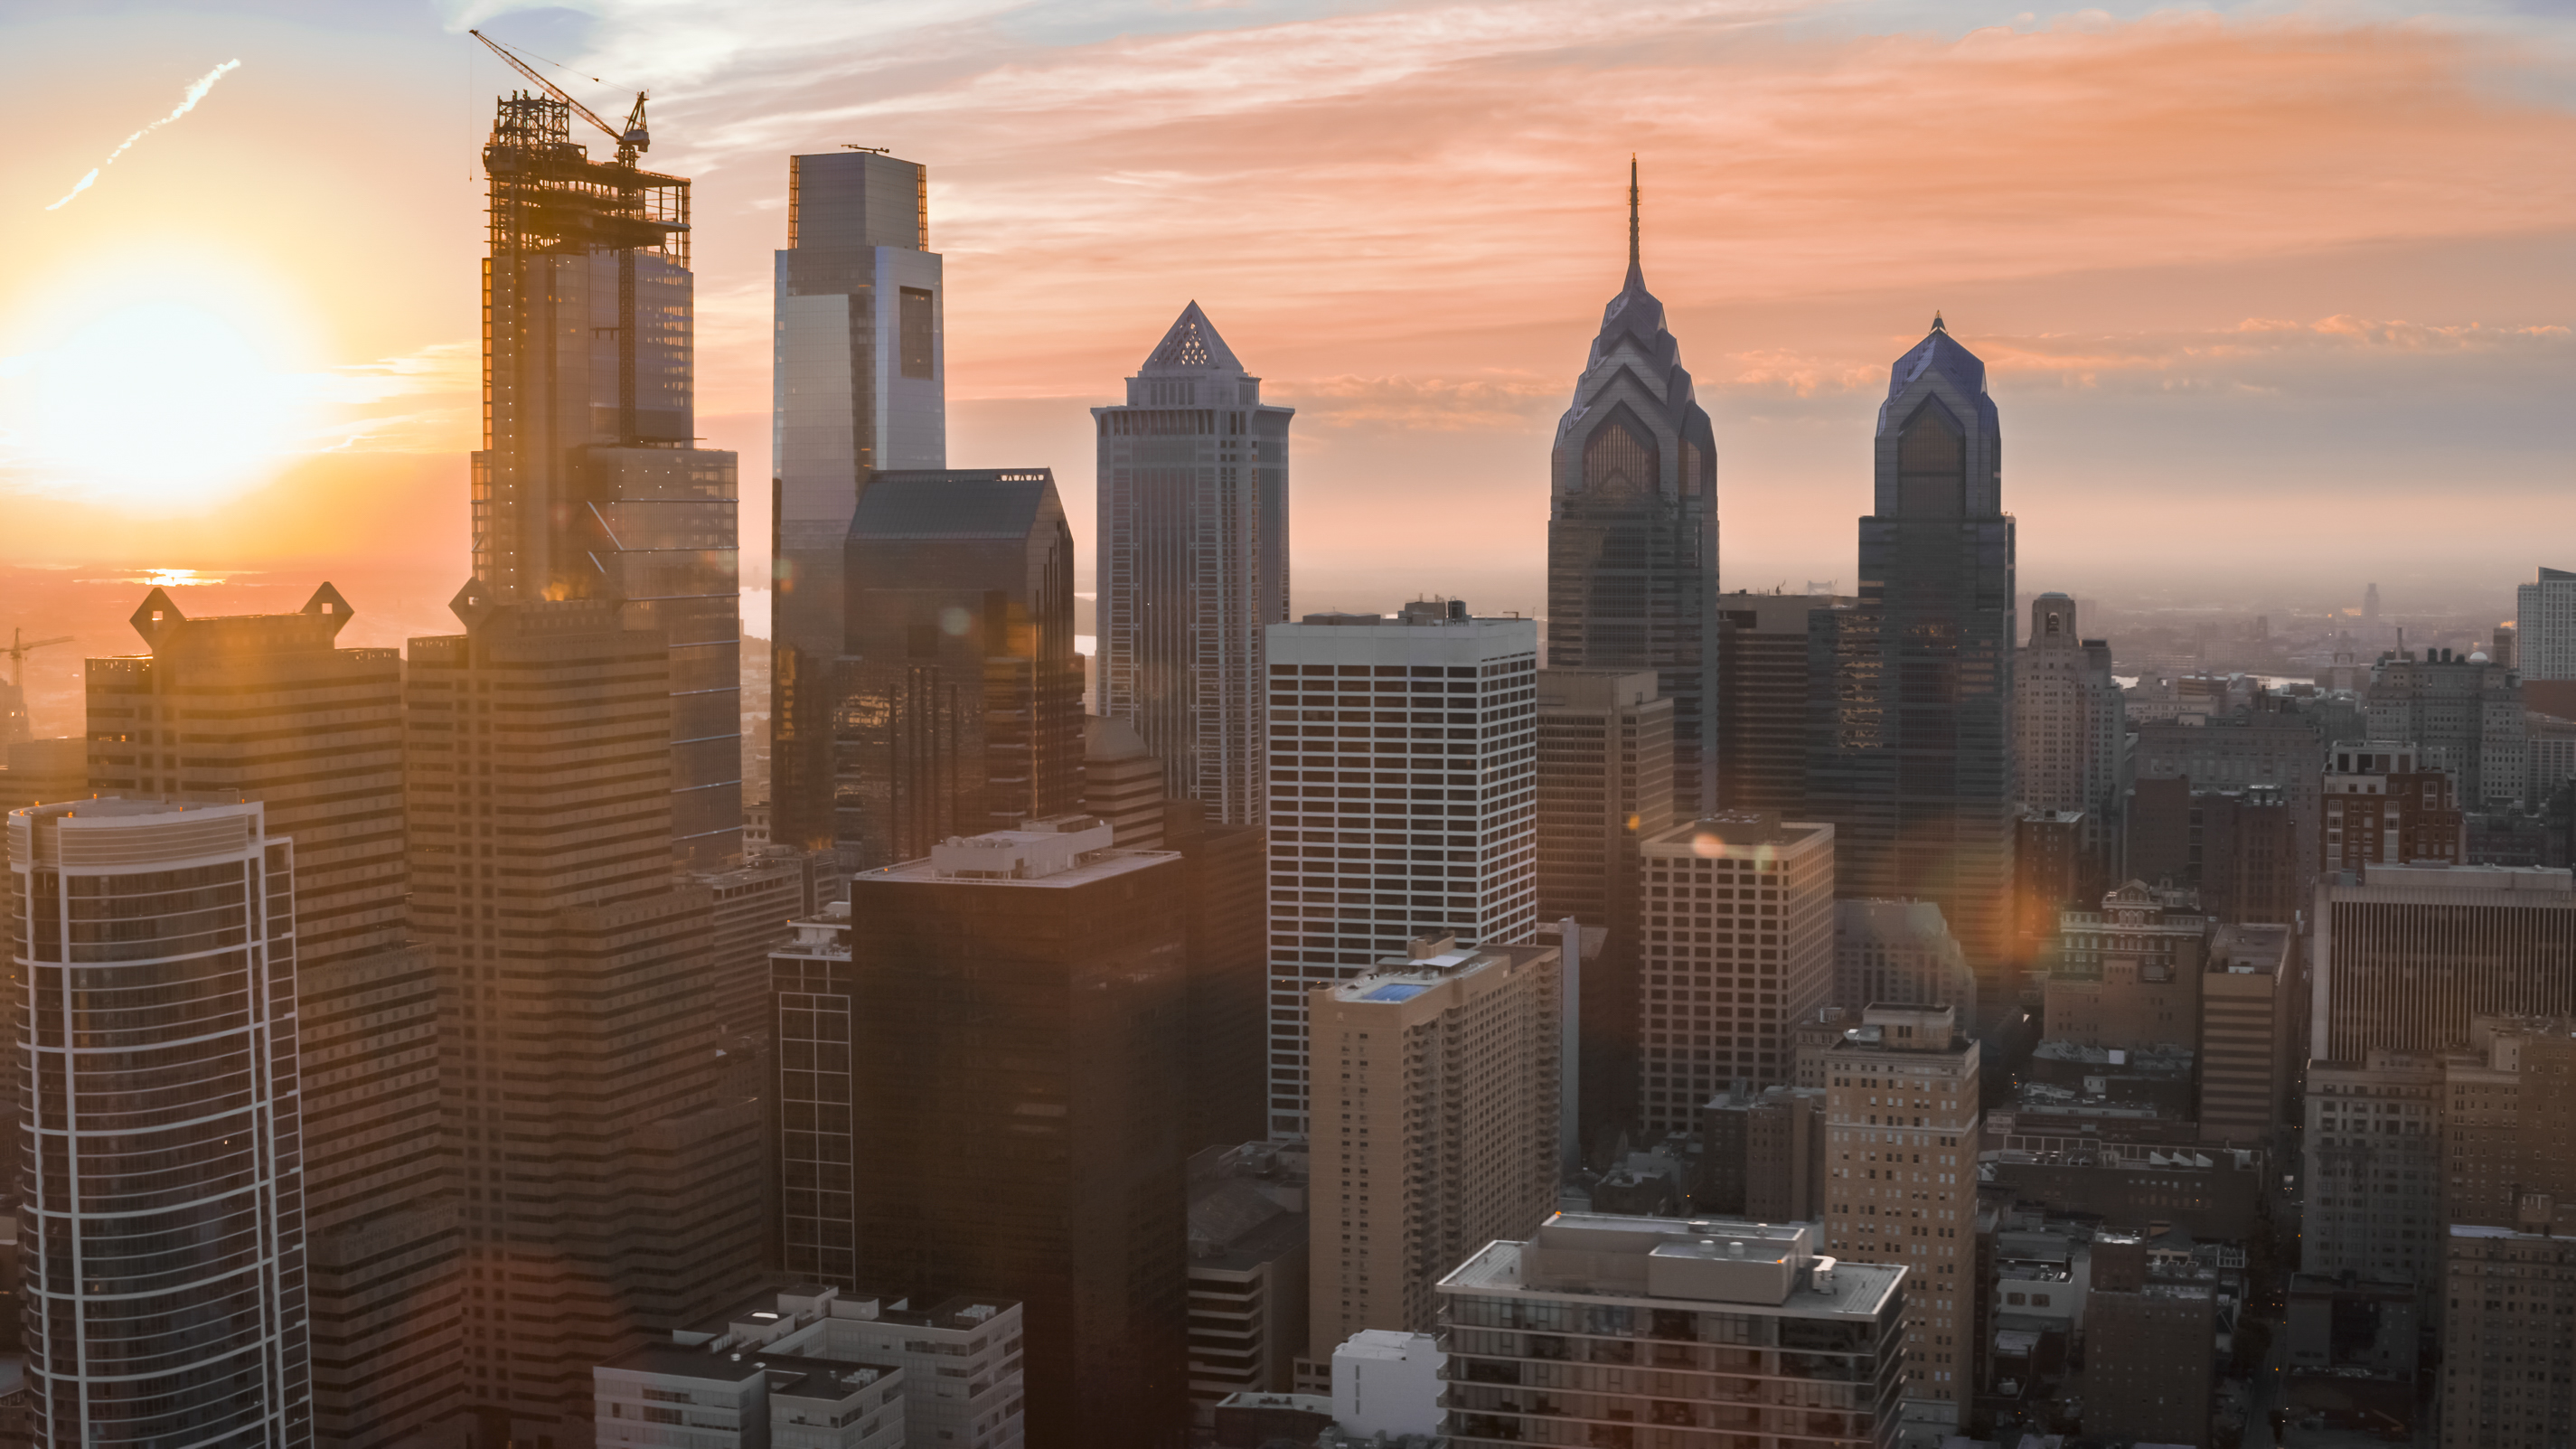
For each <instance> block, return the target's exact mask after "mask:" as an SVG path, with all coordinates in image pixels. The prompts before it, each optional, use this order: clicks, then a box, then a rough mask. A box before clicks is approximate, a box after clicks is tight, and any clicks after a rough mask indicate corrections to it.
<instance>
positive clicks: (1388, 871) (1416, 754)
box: [1269, 599, 1538, 1137]
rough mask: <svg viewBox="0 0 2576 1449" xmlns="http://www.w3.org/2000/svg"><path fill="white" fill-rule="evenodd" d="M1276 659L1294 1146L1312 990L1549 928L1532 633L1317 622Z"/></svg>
mask: <svg viewBox="0 0 2576 1449" xmlns="http://www.w3.org/2000/svg"><path fill="white" fill-rule="evenodd" d="M1269 660H1270V662H1269V667H1270V697H1271V700H1272V709H1271V724H1270V818H1271V832H1270V839H1271V847H1270V1132H1271V1135H1272V1136H1274V1137H1295V1136H1302V1135H1303V1134H1304V1133H1305V1130H1306V1050H1307V1048H1306V1002H1307V998H1308V996H1309V995H1310V994H1311V993H1312V992H1313V991H1314V990H1315V989H1316V988H1317V987H1319V986H1328V985H1331V984H1332V983H1334V982H1336V981H1343V980H1347V979H1349V978H1350V977H1353V976H1356V975H1359V974H1360V972H1361V971H1362V970H1364V969H1365V968H1367V967H1369V966H1371V965H1374V964H1375V963H1376V962H1378V961H1380V960H1383V959H1384V958H1386V957H1388V956H1391V955H1393V954H1395V953H1396V952H1398V951H1400V950H1402V949H1404V943H1405V942H1406V941H1408V940H1410V939H1412V938H1413V937H1415V936H1420V935H1435V934H1436V935H1453V936H1455V937H1457V938H1458V941H1459V942H1460V944H1462V945H1468V946H1501V945H1510V944H1513V943H1515V942H1520V941H1525V940H1528V939H1529V936H1530V933H1531V932H1532V931H1533V930H1534V929H1535V928H1536V926H1537V924H1538V805H1537V794H1538V790H1537V783H1538V782H1537V776H1538V771H1537V762H1536V761H1535V760H1534V759H1533V758H1532V757H1533V756H1534V755H1535V754H1536V753H1537V734H1538V710H1537V702H1536V695H1537V692H1538V691H1537V676H1538V626H1537V624H1536V623H1535V622H1533V621H1531V620H1527V619H1478V618H1472V617H1470V616H1469V615H1468V613H1467V606H1466V604H1465V603H1463V602H1461V601H1459V600H1456V599H1451V600H1447V601H1445V602H1442V601H1424V602H1419V603H1413V604H1408V605H1406V606H1405V608H1404V611H1403V612H1402V613H1400V614H1398V615H1396V616H1395V617H1394V618H1391V619H1389V618H1382V617H1380V616H1379V615H1376V614H1309V615H1307V616H1306V617H1305V618H1304V619H1303V620H1301V621H1300V622H1298V623H1294V624H1273V625H1271V626H1270V638H1269ZM1362 720H1366V721H1368V723H1366V724H1361V723H1359V722H1360V721H1362Z"/></svg>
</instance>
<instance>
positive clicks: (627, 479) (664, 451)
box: [472, 95, 742, 865]
mask: <svg viewBox="0 0 2576 1449" xmlns="http://www.w3.org/2000/svg"><path fill="white" fill-rule="evenodd" d="M483 166H484V171H485V173H486V174H487V175H488V177H489V178H490V182H491V198H490V250H489V253H488V255H487V256H486V257H485V258H484V262H483V446H482V447H481V448H479V449H477V450H476V451H475V452H474V454H473V457H472V469H473V494H472V496H473V538H474V577H475V579H476V580H477V581H478V582H479V583H480V584H481V585H482V586H483V588H484V590H485V592H486V593H487V594H488V595H489V596H490V597H492V598H493V599H494V600H496V601H499V602H504V603H515V602H534V601H538V600H545V599H587V598H602V599H615V600H619V601H622V602H624V603H626V605H627V607H628V609H629V610H630V611H631V612H632V613H633V614H635V615H636V618H637V622H638V624H639V625H641V626H649V627H651V628H656V629H659V630H661V631H662V632H663V634H664V636H665V637H666V638H667V639H668V641H669V647H670V650H671V708H672V714H673V722H674V728H673V730H672V733H671V742H670V746H669V748H670V751H671V780H670V790H671V817H672V822H673V826H674V832H673V838H674V844H675V846H676V848H678V849H679V850H680V851H681V852H682V853H684V854H685V855H687V856H688V857H690V858H691V859H692V860H694V861H696V862H698V863H701V864H705V865H716V864H721V863H722V862H723V861H724V860H725V858H726V857H728V856H731V855H736V854H739V853H740V852H741V849H742V714H741V694H742V681H741V664H742V633H741V622H740V610H739V604H740V592H741V585H740V582H739V580H738V579H737V577H736V570H737V558H736V555H737V548H736V543H737V538H736V519H735V499H736V488H737V479H736V459H735V456H734V455H733V454H732V453H728V452H719V451H715V450H712V449H706V448H700V447H697V446H695V443H696V432H697V420H696V405H695V387H694V384H693V381H692V369H693V366H694V361H693V353H694V348H695V322H694V309H695V305H696V304H695V301H694V287H695V281H694V278H693V276H692V274H691V273H690V270H689V183H688V181H687V179H686V178H683V177H678V176H665V175H661V174H659V173H656V172H650V171H644V170H641V169H639V168H637V167H636V166H635V165H634V164H633V161H632V160H631V159H628V158H625V157H622V156H621V158H620V159H618V160H613V161H596V160H592V159H591V158H590V156H589V154H588V152H587V150H586V149H585V148H584V147H583V146H582V145H580V144H578V143H576V142H575V141H574V140H573V139H572V132H571V125H570V110H569V108H568V107H567V106H566V105H565V104H564V103H563V102H561V101H556V100H550V99H546V98H543V97H531V96H527V95H513V96H507V97H504V98H503V99H502V100H501V102H500V107H499V111H498V114H497V115H496V117H495V118H494V121H493V124H492V135H491V139H490V141H489V142H488V143H487V144H486V145H485V146H484V148H483Z"/></svg>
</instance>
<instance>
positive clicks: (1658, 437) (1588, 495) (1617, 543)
mask: <svg viewBox="0 0 2576 1449" xmlns="http://www.w3.org/2000/svg"><path fill="white" fill-rule="evenodd" d="M1549 495H1550V498H1551V506H1550V512H1549V516H1548V525H1547V663H1548V667H1549V668H1551V669H1652V670H1654V671H1655V679H1656V686H1657V688H1658V689H1659V690H1660V691H1661V692H1662V694H1663V696H1664V697H1665V698H1667V699H1670V700H1671V701H1672V702H1673V805H1674V808H1675V810H1676V811H1677V812H1679V813H1681V814H1682V815H1683V816H1684V817H1685V818H1695V817H1696V816H1699V815H1704V814H1707V813H1708V812H1710V811H1712V810H1715V809H1716V808H1717V772H1716V769H1715V764H1716V759H1717V712H1716V711H1715V709H1713V708H1712V707H1711V700H1710V698H1709V695H1710V691H1711V689H1712V687H1713V686H1714V684H1715V682H1716V679H1717V616H1716V613H1715V610H1716V607H1717V602H1716V601H1717V439H1716V435H1715V433H1714V432H1713V431H1712V430H1711V428H1710V427H1709V421H1708V413H1707V412H1706V411H1705V410H1704V409H1702V408H1701V407H1700V405H1699V403H1698V401H1697V400H1696V399H1695V398H1694V396H1693V395H1692V391H1691V375H1690V372H1689V370H1688V369H1686V368H1684V367H1683V366H1682V362H1681V344H1680V343H1678V342H1676V341H1674V340H1673V334H1672V333H1671V332H1669V331H1666V330H1665V327H1664V304H1663V303H1661V302H1659V301H1656V300H1655V296H1654V294H1653V293H1652V292H1649V291H1647V290H1646V273H1645V268H1644V267H1643V266H1642V265H1641V264H1640V262H1639V260H1638V255H1637V172H1636V164H1635V163H1634V162H1630V163H1629V168H1628V280H1627V283H1626V285H1625V286H1623V287H1621V288H1620V289H1619V295H1618V296H1616V297H1613V298H1611V299H1610V305H1609V306H1607V307H1605V308H1603V309H1602V311H1601V333H1600V335H1599V336H1597V337H1595V338H1593V339H1592V353H1591V356H1590V357H1588V358H1587V359H1586V360H1585V361H1584V364H1583V376H1582V377H1581V378H1580V379H1578V380H1577V381H1576V382H1575V384H1574V405H1573V406H1572V407H1569V408H1567V409H1566V410H1565V416H1564V418H1563V419H1561V420H1560V421H1559V422H1558V423H1557V425H1556V450H1555V454H1554V457H1553V460H1552V463H1551V472H1550V477H1549Z"/></svg>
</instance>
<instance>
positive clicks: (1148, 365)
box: [1141, 302, 1243, 373]
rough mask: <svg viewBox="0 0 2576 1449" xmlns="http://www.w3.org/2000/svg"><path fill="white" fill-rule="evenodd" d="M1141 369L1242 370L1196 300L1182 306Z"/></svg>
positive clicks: (1163, 370) (1167, 370)
mask: <svg viewBox="0 0 2576 1449" xmlns="http://www.w3.org/2000/svg"><path fill="white" fill-rule="evenodd" d="M1141 370H1142V371H1144V372H1234V373H1239V372H1241V371H1243V364H1242V363H1240V362H1237V361H1235V359H1234V349H1233V348H1230V347H1228V346H1226V345H1225V339H1224V338H1222V337H1219V336H1217V335H1216V324H1215V323H1213V322H1210V321H1209V320H1208V319H1207V314H1206V313H1205V312H1202V311H1200V310H1199V304H1198V303H1196V302H1192V303H1190V305H1188V306H1186V307H1183V308H1182V309H1181V315H1180V317H1179V319H1178V320H1176V321H1174V322H1173V323H1172V330H1171V331H1169V332H1166V333H1164V334H1163V340H1162V341H1161V342H1159V343H1157V344H1155V347H1154V350H1153V352H1152V354H1150V355H1149V356H1147V357H1146V359H1145V366H1144V367H1143V368H1142V369H1141Z"/></svg>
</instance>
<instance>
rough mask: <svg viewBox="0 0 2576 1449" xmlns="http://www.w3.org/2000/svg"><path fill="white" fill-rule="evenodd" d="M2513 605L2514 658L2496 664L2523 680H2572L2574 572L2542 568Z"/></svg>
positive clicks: (2575, 656) (2575, 662) (2575, 672)
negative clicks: (2516, 668) (2517, 671)
mask: <svg viewBox="0 0 2576 1449" xmlns="http://www.w3.org/2000/svg"><path fill="white" fill-rule="evenodd" d="M2513 603H2514V609H2513V613H2514V628H2513V637H2514V657H2513V658H2512V659H2507V660H2501V661H2499V662H2500V663H2503V664H2505V665H2506V666H2507V667H2512V666H2515V665H2519V666H2520V672H2521V674H2522V677H2523V678H2525V679H2576V572H2571V571H2570V570H2567V569H2552V568H2544V569H2542V570H2541V571H2540V576H2539V577H2538V578H2537V579H2535V580H2533V581H2532V582H2530V583H2527V584H2516V585H2515V586H2514V590H2513Z"/></svg>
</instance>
